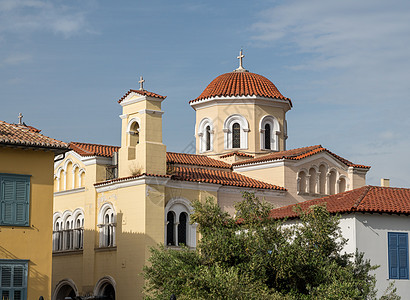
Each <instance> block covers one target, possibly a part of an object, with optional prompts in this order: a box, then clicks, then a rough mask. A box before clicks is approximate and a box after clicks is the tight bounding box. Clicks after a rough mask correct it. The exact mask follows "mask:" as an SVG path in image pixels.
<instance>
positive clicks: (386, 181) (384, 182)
mask: <svg viewBox="0 0 410 300" xmlns="http://www.w3.org/2000/svg"><path fill="white" fill-rule="evenodd" d="M380 186H382V187H389V186H390V179H387V178H382V179H381V180H380Z"/></svg>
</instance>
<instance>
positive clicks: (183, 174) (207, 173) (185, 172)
mask: <svg viewBox="0 0 410 300" xmlns="http://www.w3.org/2000/svg"><path fill="white" fill-rule="evenodd" d="M174 171H175V174H174V175H173V176H172V179H174V180H184V181H194V182H204V183H213V184H220V185H226V186H237V187H246V188H256V189H269V190H279V191H286V189H285V188H283V187H280V186H277V185H273V184H269V183H265V182H263V181H259V180H256V179H252V178H249V177H247V176H244V175H241V174H239V173H235V172H226V171H222V170H209V169H201V168H191V167H175V168H174Z"/></svg>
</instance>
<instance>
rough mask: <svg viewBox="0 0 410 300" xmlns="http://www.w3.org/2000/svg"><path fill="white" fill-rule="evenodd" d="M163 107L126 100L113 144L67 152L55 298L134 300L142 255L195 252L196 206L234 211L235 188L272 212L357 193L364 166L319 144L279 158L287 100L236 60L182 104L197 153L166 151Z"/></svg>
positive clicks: (158, 100)
mask: <svg viewBox="0 0 410 300" xmlns="http://www.w3.org/2000/svg"><path fill="white" fill-rule="evenodd" d="M240 56H241V55H240ZM164 100H165V97H164V96H161V95H158V94H156V93H153V92H149V91H146V90H144V89H143V88H142V86H141V88H140V89H139V90H130V91H128V92H127V93H126V94H125V95H124V96H123V97H122V98H121V99H120V100H119V101H118V102H119V105H121V106H122V114H121V115H120V119H121V123H122V130H121V145H120V146H118V147H116V146H108V145H95V144H88V143H71V144H70V148H71V151H70V152H69V153H67V155H66V156H65V157H64V159H61V160H59V161H58V162H56V163H55V166H54V181H55V184H54V186H55V190H54V216H53V281H52V286H53V294H52V299H53V300H60V299H66V297H71V298H74V297H81V298H83V299H98V298H104V299H141V298H142V297H143V295H142V287H143V284H144V280H143V277H142V276H141V272H142V267H143V265H144V264H145V263H146V262H147V260H148V258H149V255H150V252H149V248H150V247H152V246H155V245H157V244H159V243H163V244H165V245H167V247H170V248H178V247H180V245H182V244H184V245H187V246H188V247H191V248H195V247H196V244H197V241H198V239H199V236H198V234H197V230H196V224H190V222H189V217H190V214H191V213H192V206H191V202H192V201H193V200H200V201H205V199H206V198H208V197H212V198H213V199H215V201H217V203H218V204H219V205H220V206H221V207H222V208H223V209H224V210H225V211H227V212H229V213H233V212H234V204H235V202H237V201H240V200H241V193H242V191H251V192H254V193H255V194H256V195H257V196H258V197H260V198H263V199H264V200H266V201H268V202H270V203H272V204H273V205H275V206H277V207H280V206H284V205H288V204H294V203H298V202H301V201H304V200H307V199H313V198H317V197H320V196H322V195H327V194H335V193H337V192H342V191H346V190H350V189H353V188H356V187H358V186H362V185H364V184H365V176H366V172H367V171H368V170H369V167H367V166H362V165H357V164H353V163H352V162H350V161H348V160H346V159H344V158H342V157H340V156H337V155H336V154H334V153H332V152H330V151H329V150H327V149H325V148H323V147H322V146H320V145H317V146H309V147H302V148H298V149H291V150H287V149H286V139H287V129H286V127H287V125H286V113H287V112H288V111H289V110H290V109H291V108H292V103H291V101H290V99H288V98H286V97H284V96H283V95H282V94H281V93H280V92H279V90H278V89H277V88H276V87H275V85H274V84H273V83H272V82H270V81H269V80H268V79H267V78H265V77H263V76H261V75H258V74H254V73H250V72H248V71H247V70H245V69H244V68H243V66H242V63H241V64H240V67H239V68H238V69H236V70H235V71H233V72H230V73H226V74H223V75H221V76H218V77H217V78H216V79H215V80H213V81H212V82H211V83H210V84H209V85H208V87H207V88H206V89H205V90H204V91H203V92H202V94H201V95H200V96H199V97H198V98H196V99H194V100H192V101H190V105H191V106H192V107H193V108H194V110H195V113H196V124H195V135H196V154H186V153H174V152H167V151H166V146H165V145H164V144H163V142H162V115H163V113H164V112H163V111H162V108H161V104H162V102H163V101H164Z"/></svg>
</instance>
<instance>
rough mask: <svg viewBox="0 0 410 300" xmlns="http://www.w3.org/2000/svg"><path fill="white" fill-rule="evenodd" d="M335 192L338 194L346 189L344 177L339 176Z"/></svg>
mask: <svg viewBox="0 0 410 300" xmlns="http://www.w3.org/2000/svg"><path fill="white" fill-rule="evenodd" d="M337 188H338V190H337V192H338V193H343V192H345V191H346V189H347V183H346V178H345V177H344V176H340V177H339V180H338V183H337Z"/></svg>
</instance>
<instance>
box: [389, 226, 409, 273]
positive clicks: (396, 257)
mask: <svg viewBox="0 0 410 300" xmlns="http://www.w3.org/2000/svg"><path fill="white" fill-rule="evenodd" d="M388 248H389V279H409V238H408V233H401V232H400V233H399V232H389V233H388Z"/></svg>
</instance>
